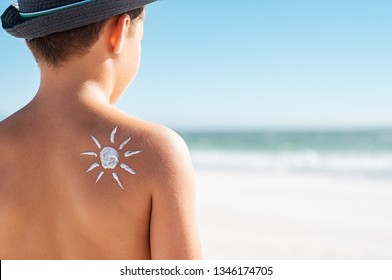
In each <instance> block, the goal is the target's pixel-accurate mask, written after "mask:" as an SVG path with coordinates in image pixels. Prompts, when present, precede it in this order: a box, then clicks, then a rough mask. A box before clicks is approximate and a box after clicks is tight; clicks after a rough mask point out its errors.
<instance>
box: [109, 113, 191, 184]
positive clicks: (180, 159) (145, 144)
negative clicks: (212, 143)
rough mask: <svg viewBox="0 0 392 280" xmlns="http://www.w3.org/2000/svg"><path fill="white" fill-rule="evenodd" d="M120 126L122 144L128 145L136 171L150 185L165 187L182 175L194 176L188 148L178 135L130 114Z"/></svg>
mask: <svg viewBox="0 0 392 280" xmlns="http://www.w3.org/2000/svg"><path fill="white" fill-rule="evenodd" d="M117 123H118V124H117V126H116V133H117V135H118V137H119V142H118V143H121V144H120V145H123V144H124V143H125V144H126V145H125V147H127V148H124V150H126V153H127V154H126V155H131V156H130V157H129V159H130V161H131V162H132V161H134V162H135V166H136V167H137V169H138V170H137V171H136V170H135V172H138V174H139V175H140V177H143V178H145V180H148V181H149V182H148V185H152V186H165V185H167V184H169V185H170V184H171V183H170V182H172V181H173V180H178V179H179V178H181V177H182V176H188V177H189V176H191V177H192V176H193V171H192V163H191V157H190V153H189V149H188V146H187V144H186V143H185V141H184V139H183V138H182V137H181V136H180V135H179V134H178V133H177V132H175V131H174V130H172V129H170V128H168V127H166V126H163V125H158V124H154V123H151V122H147V121H144V120H140V119H137V118H134V117H132V116H129V115H127V114H122V115H121V118H120V119H119V120H118V122H117ZM112 126H113V125H112ZM114 129H115V128H113V130H112V132H111V133H113V131H114ZM128 139H130V140H129V141H128ZM133 154H134V155H135V156H133Z"/></svg>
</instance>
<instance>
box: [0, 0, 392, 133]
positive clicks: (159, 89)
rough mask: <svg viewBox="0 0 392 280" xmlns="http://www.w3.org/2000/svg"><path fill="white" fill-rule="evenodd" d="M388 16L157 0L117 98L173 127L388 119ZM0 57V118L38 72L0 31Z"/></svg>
mask: <svg viewBox="0 0 392 280" xmlns="http://www.w3.org/2000/svg"><path fill="white" fill-rule="evenodd" d="M12 2H13V1H10V0H2V1H0V9H1V11H3V10H4V9H5V8H6V7H7V6H8V5H10V4H11V3H12ZM391 14H392V1H390V0H328V1H326V0H323V1H321V0H320V1H315V0H248V1H238V0H195V1H190V0H162V1H159V2H157V3H154V4H152V5H150V6H149V7H148V9H147V17H146V23H145V29H146V30H145V32H146V34H145V39H144V42H143V48H144V49H143V61H142V66H141V69H140V72H139V74H138V76H137V78H136V80H135V82H134V83H133V84H132V85H131V86H130V87H129V89H128V90H127V91H126V93H125V94H124V96H123V97H122V99H121V101H120V102H119V103H118V104H117V106H118V107H120V108H121V109H123V110H125V111H126V112H128V113H130V114H133V115H136V116H137V117H140V118H144V119H147V120H150V121H153V122H158V123H162V124H165V125H169V126H171V127H173V128H180V129H206V128H224V129H228V128H264V127H268V128H275V127H276V128H282V127H283V128H287V127H289V128H295V127H316V128H325V127H328V128H329V127H342V126H343V127H347V126H348V127H379V126H389V127H392V17H391ZM0 63H1V67H0V82H1V89H0V116H3V117H4V116H8V115H9V114H11V113H13V112H15V111H16V110H17V109H18V108H20V107H21V106H23V105H24V104H26V103H27V102H28V101H29V100H30V99H31V98H32V97H33V95H34V92H35V90H36V89H37V87H38V77H39V72H38V70H37V67H36V65H35V62H34V60H33V58H32V56H31V55H30V54H29V53H28V51H27V48H26V47H25V46H24V42H23V40H19V39H14V38H12V37H11V36H8V35H7V34H6V33H5V32H4V31H1V32H0Z"/></svg>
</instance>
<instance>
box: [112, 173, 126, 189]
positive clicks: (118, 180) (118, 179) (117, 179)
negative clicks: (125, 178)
mask: <svg viewBox="0 0 392 280" xmlns="http://www.w3.org/2000/svg"><path fill="white" fill-rule="evenodd" d="M112 175H113V178H114V179H115V180H116V181H117V183H118V185H119V186H120V188H122V189H124V187H123V185H122V184H121V182H120V178H119V177H118V175H117V173H116V172H113V173H112Z"/></svg>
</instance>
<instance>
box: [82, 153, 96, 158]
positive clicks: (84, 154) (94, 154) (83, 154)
mask: <svg viewBox="0 0 392 280" xmlns="http://www.w3.org/2000/svg"><path fill="white" fill-rule="evenodd" d="M81 155H82V156H94V157H98V155H97V153H94V152H85V153H81Z"/></svg>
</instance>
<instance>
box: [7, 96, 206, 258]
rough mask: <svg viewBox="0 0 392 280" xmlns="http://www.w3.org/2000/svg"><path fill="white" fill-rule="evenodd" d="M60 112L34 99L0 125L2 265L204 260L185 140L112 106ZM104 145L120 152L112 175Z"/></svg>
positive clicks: (58, 108)
mask: <svg viewBox="0 0 392 280" xmlns="http://www.w3.org/2000/svg"><path fill="white" fill-rule="evenodd" d="M60 105H61V104H59V106H58V107H56V105H55V104H45V103H44V102H43V103H40V101H36V102H35V101H33V102H32V103H31V104H30V105H28V106H27V107H26V108H24V109H22V110H21V111H20V112H18V113H17V114H15V115H14V116H12V117H10V118H9V119H7V120H5V121H3V122H2V123H1V124H0V153H1V154H2V156H3V160H2V161H1V163H0V178H1V181H0V248H1V249H0V259H150V258H163V259H170V258H198V257H200V256H198V255H197V254H195V253H192V252H195V251H194V248H196V247H197V246H198V244H192V243H193V241H192V240H194V238H195V237H196V236H192V235H193V233H194V234H196V232H197V230H196V228H195V225H193V224H192V222H190V223H189V221H190V220H189V216H188V214H190V215H191V219H193V218H194V217H193V215H194V209H193V207H192V205H193V204H192V200H193V195H194V190H193V188H194V186H193V182H192V181H190V180H192V179H191V178H192V174H191V173H192V171H191V165H190V160H189V156H188V154H187V150H186V146H185V145H184V144H183V143H182V141H181V139H180V138H179V137H178V136H177V135H176V134H174V133H173V132H171V131H170V130H168V129H166V128H163V127H160V126H156V125H152V124H148V123H146V122H143V121H140V120H137V119H135V118H132V117H130V116H127V115H125V114H124V113H121V112H120V111H118V110H117V109H115V108H113V107H111V106H109V105H107V106H106V107H105V105H103V104H100V106H99V107H98V106H97V107H96V108H94V106H91V104H90V105H89V107H87V106H86V107H83V106H80V108H78V109H75V108H74V109H72V108H71V107H66V106H65V108H64V106H60ZM116 127H117V131H116V133H115V135H112V137H114V139H110V134H111V133H112V132H113V129H114V128H116ZM91 136H94V137H95V138H96V139H97V140H98V141H99V144H100V146H101V149H100V148H99V147H98V146H97V143H95V142H94V141H93V139H92V137H91ZM129 137H131V140H130V141H129V142H128V143H125V142H126V140H127V139H128V138H129ZM111 140H114V141H113V142H114V143H112V142H111ZM122 143H125V145H123V146H124V147H123V148H122V149H121V150H120V148H119V147H120V145H121V144H122ZM104 147H112V148H114V149H115V150H117V151H118V153H119V158H118V159H119V162H118V164H117V165H116V166H115V168H114V169H110V168H108V169H105V168H104V167H103V166H102V161H101V159H100V152H101V151H102V150H103V148H104ZM127 151H130V152H132V151H142V152H139V153H135V154H134V155H132V156H129V157H125V156H124V154H125V153H126V152H127ZM83 152H94V153H96V154H97V155H98V157H95V155H93V154H92V153H91V154H90V153H89V154H84V155H82V153H83ZM128 154H131V153H128ZM93 163H98V164H99V166H97V167H96V168H94V169H93V170H91V171H90V172H88V173H86V171H87V170H88V169H89V168H90V167H91V166H92V164H93ZM121 164H126V165H127V166H128V167H129V168H131V169H132V171H134V173H136V174H131V173H130V172H129V170H128V171H127V170H125V169H123V168H121ZM123 166H124V165H123ZM106 167H107V166H106ZM101 172H104V173H103V175H102V177H101V178H100V180H99V181H98V182H97V183H95V182H96V180H97V177H98V175H99V174H100V173H101ZM177 172H182V173H183V174H177ZM113 173H116V174H117V175H118V179H119V182H118V181H117V180H116V178H115V177H114V176H113ZM187 173H188V174H187ZM120 184H121V186H120ZM121 187H123V188H124V189H122V188H121ZM187 199H189V201H188V202H189V205H187ZM189 233H190V236H187V235H189ZM196 238H197V237H196ZM186 248H188V249H186ZM191 249H192V250H191ZM191 251H192V252H191Z"/></svg>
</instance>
